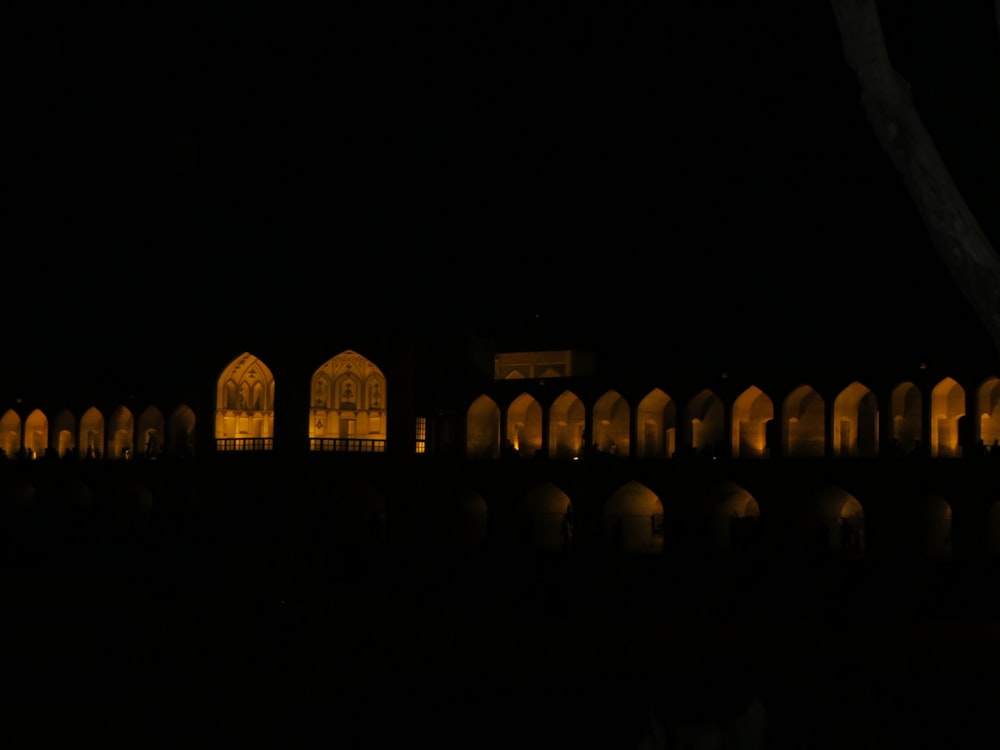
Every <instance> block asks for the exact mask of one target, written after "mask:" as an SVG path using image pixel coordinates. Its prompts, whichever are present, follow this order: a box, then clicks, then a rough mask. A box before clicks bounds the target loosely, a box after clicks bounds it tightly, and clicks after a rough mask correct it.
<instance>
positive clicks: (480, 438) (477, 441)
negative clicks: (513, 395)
mask: <svg viewBox="0 0 1000 750" xmlns="http://www.w3.org/2000/svg"><path fill="white" fill-rule="evenodd" d="M465 454H466V455H467V456H468V457H469V458H499V457H500V407H499V406H497V404H496V401H494V400H493V399H491V398H490V397H489V396H487V395H486V394H482V395H480V396H479V397H478V398H477V399H476V400H475V401H473V402H472V404H471V405H470V406H469V408H468V410H467V411H466V413H465Z"/></svg>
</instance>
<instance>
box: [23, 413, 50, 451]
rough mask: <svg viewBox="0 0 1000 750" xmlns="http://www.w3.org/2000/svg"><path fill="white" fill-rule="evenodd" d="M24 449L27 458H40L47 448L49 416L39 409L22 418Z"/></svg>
mask: <svg viewBox="0 0 1000 750" xmlns="http://www.w3.org/2000/svg"><path fill="white" fill-rule="evenodd" d="M24 449H25V453H26V454H27V456H28V458H41V457H42V456H44V455H45V452H46V451H47V450H48V449H49V418H48V417H47V416H45V412H43V411H42V410H41V409H33V410H32V411H31V413H30V414H28V416H27V417H25V418H24Z"/></svg>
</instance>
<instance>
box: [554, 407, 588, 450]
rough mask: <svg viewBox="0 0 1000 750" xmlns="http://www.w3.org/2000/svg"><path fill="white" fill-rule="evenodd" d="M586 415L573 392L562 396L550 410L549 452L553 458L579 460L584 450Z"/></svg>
mask: <svg viewBox="0 0 1000 750" xmlns="http://www.w3.org/2000/svg"><path fill="white" fill-rule="evenodd" d="M585 428H586V413H585V410H584V406H583V401H581V400H580V397H579V396H577V395H576V394H575V393H573V392H572V391H564V392H563V393H562V394H560V396H559V398H557V399H556V400H555V401H554V402H553V404H552V408H551V409H550V410H549V452H550V454H551V455H552V457H553V458H577V457H579V456H580V454H581V452H582V450H583V439H584V429H585Z"/></svg>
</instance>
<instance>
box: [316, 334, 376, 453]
mask: <svg viewBox="0 0 1000 750" xmlns="http://www.w3.org/2000/svg"><path fill="white" fill-rule="evenodd" d="M310 387H311V394H312V395H311V397H310V404H309V446H310V449H311V450H314V451H347V452H352V453H357V452H362V453H383V452H384V451H385V441H386V435H387V434H388V433H387V430H388V409H387V401H386V399H387V395H388V393H387V388H386V380H385V375H384V374H383V372H382V370H380V369H379V368H378V367H377V366H376V365H375V363H374V362H372V361H371V360H370V359H368V358H367V357H363V356H362V355H360V354H358V353H357V352H355V351H352V350H350V349H348V350H347V351H344V352H341V353H340V354H338V355H336V356H335V357H333V358H331V359H329V360H327V361H326V362H324V363H323V364H322V365H320V366H319V367H318V368H317V369H316V370H315V372H313V375H312V381H311V383H310Z"/></svg>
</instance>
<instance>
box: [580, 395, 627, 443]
mask: <svg viewBox="0 0 1000 750" xmlns="http://www.w3.org/2000/svg"><path fill="white" fill-rule="evenodd" d="M630 429H631V415H630V413H629V405H628V402H627V401H626V400H625V399H624V398H622V396H621V394H620V393H618V392H617V391H614V390H611V391H608V392H607V393H605V394H604V395H603V396H601V397H600V398H599V399H597V403H596V404H594V435H593V442H594V443H596V444H597V450H599V451H601V452H602V453H610V454H613V455H618V456H627V455H629V449H630V446H631V442H632V438H631V435H630V434H629V430H630ZM582 447H584V446H581V448H582Z"/></svg>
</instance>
